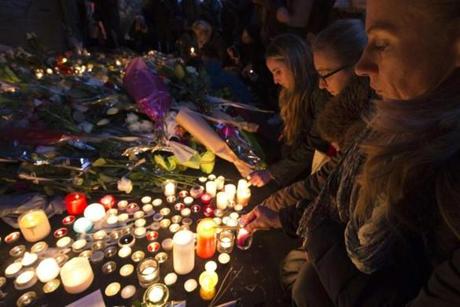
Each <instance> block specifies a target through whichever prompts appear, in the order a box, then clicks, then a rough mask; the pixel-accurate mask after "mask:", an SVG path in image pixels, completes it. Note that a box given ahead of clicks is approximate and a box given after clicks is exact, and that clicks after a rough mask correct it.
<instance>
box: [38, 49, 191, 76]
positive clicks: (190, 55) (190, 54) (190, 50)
mask: <svg viewBox="0 0 460 307" xmlns="http://www.w3.org/2000/svg"><path fill="white" fill-rule="evenodd" d="M195 55H196V52H195V47H190V56H195ZM42 76H43V74H42ZM37 78H38V76H37ZM38 79H40V78H38Z"/></svg>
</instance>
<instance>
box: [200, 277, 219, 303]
mask: <svg viewBox="0 0 460 307" xmlns="http://www.w3.org/2000/svg"><path fill="white" fill-rule="evenodd" d="M218 280H219V278H218V276H217V273H216V272H214V271H204V272H203V273H201V274H200V278H199V279H198V282H199V283H200V287H201V288H200V296H201V298H202V299H204V300H206V301H209V300H211V299H212V298H213V297H214V295H215V294H216V285H217V281H218Z"/></svg>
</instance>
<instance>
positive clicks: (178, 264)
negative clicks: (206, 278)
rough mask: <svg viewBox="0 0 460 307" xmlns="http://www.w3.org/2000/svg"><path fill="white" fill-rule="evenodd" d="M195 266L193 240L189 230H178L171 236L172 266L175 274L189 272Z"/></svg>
mask: <svg viewBox="0 0 460 307" xmlns="http://www.w3.org/2000/svg"><path fill="white" fill-rule="evenodd" d="M194 266H195V242H194V238H193V233H192V232H191V231H190V230H181V231H178V232H177V233H176V234H175V235H174V237H173V267H174V271H175V272H176V273H177V274H180V275H185V274H188V273H190V272H191V271H192V270H193V267H194Z"/></svg>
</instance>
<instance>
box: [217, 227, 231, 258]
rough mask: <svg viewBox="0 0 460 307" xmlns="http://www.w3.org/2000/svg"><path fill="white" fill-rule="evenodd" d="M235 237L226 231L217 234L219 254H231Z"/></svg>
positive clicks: (229, 231)
mask: <svg viewBox="0 0 460 307" xmlns="http://www.w3.org/2000/svg"><path fill="white" fill-rule="evenodd" d="M234 239H235V235H234V234H233V232H232V231H231V230H224V231H221V232H220V233H218V234H217V251H218V252H219V253H231V252H232V250H233V241H234Z"/></svg>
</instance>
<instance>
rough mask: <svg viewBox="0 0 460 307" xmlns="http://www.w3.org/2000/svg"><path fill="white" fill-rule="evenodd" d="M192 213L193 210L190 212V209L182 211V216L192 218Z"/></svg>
mask: <svg viewBox="0 0 460 307" xmlns="http://www.w3.org/2000/svg"><path fill="white" fill-rule="evenodd" d="M191 213H192V210H190V208H184V209H182V210H181V211H180V215H182V216H183V217H187V216H190V214H191Z"/></svg>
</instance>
